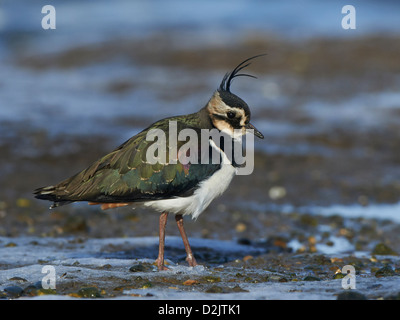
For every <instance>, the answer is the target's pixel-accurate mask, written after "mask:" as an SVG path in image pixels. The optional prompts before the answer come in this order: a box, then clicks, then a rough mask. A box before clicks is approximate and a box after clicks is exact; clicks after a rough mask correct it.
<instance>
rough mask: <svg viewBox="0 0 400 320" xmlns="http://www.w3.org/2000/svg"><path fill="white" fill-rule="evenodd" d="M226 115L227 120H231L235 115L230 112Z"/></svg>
mask: <svg viewBox="0 0 400 320" xmlns="http://www.w3.org/2000/svg"><path fill="white" fill-rule="evenodd" d="M226 115H227V116H228V118H229V119H233V118H234V117H235V116H236V114H235V113H234V112H232V111H229V112H228V113H227V114H226Z"/></svg>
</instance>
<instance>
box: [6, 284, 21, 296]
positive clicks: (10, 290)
mask: <svg viewBox="0 0 400 320" xmlns="http://www.w3.org/2000/svg"><path fill="white" fill-rule="evenodd" d="M4 292H6V293H7V295H8V296H9V297H11V298H18V297H20V296H21V295H22V293H23V292H24V289H22V288H21V287H18V286H9V287H6V288H4Z"/></svg>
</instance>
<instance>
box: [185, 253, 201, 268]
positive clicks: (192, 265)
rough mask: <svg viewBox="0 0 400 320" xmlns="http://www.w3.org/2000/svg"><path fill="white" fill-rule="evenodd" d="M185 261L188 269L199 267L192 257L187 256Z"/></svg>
mask: <svg viewBox="0 0 400 320" xmlns="http://www.w3.org/2000/svg"><path fill="white" fill-rule="evenodd" d="M186 261H187V262H188V263H189V266H190V267H195V266H198V265H199V264H198V263H197V261H196V259H195V258H194V256H193V255H188V256H187V257H186Z"/></svg>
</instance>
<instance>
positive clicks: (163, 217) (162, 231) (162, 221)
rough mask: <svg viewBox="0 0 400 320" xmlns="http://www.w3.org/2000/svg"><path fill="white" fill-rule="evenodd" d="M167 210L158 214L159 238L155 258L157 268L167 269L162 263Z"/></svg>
mask: <svg viewBox="0 0 400 320" xmlns="http://www.w3.org/2000/svg"><path fill="white" fill-rule="evenodd" d="M167 218H168V212H166V211H164V212H163V213H161V215H160V240H159V245H158V258H157V260H156V263H157V266H158V270H159V271H162V270H168V268H167V267H166V266H165V265H164V245H165V226H166V225H167Z"/></svg>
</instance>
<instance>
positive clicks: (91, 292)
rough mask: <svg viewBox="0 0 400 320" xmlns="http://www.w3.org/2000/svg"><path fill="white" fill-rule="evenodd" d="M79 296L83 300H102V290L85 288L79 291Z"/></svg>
mask: <svg viewBox="0 0 400 320" xmlns="http://www.w3.org/2000/svg"><path fill="white" fill-rule="evenodd" d="M77 294H78V296H79V297H81V298H101V297H102V296H101V294H100V290H99V289H97V288H96V287H85V288H81V289H80V290H79V291H78V293H77Z"/></svg>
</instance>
